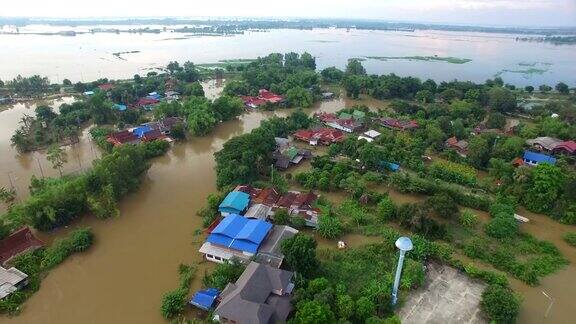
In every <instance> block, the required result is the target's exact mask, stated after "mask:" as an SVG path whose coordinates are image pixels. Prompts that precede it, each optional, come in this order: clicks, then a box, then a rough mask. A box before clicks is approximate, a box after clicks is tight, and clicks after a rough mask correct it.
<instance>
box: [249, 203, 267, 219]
mask: <svg viewBox="0 0 576 324" xmlns="http://www.w3.org/2000/svg"><path fill="white" fill-rule="evenodd" d="M271 212H272V207H270V206H267V205H264V204H254V205H252V206H251V207H250V208H248V210H247V211H246V214H244V217H246V218H251V219H259V220H264V221H265V220H267V219H268V216H270V214H271Z"/></svg>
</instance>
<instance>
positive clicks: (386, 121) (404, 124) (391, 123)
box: [380, 118, 419, 131]
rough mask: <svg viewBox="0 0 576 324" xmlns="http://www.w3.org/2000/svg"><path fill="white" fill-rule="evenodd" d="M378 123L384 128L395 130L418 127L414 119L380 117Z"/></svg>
mask: <svg viewBox="0 0 576 324" xmlns="http://www.w3.org/2000/svg"><path fill="white" fill-rule="evenodd" d="M380 125H382V126H384V127H386V128H390V129H396V130H401V131H405V130H410V129H416V128H418V127H419V125H418V122H417V121H415V120H410V121H403V120H399V119H396V118H381V119H380Z"/></svg>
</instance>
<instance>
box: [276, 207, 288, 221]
mask: <svg viewBox="0 0 576 324" xmlns="http://www.w3.org/2000/svg"><path fill="white" fill-rule="evenodd" d="M289 222H290V215H288V210H286V209H284V208H282V209H279V210H278V211H276V213H275V214H274V223H276V224H279V225H286V224H288V223H289Z"/></svg>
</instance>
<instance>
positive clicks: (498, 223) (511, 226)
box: [484, 214, 518, 239]
mask: <svg viewBox="0 0 576 324" xmlns="http://www.w3.org/2000/svg"><path fill="white" fill-rule="evenodd" d="M484 231H485V232H486V234H488V235H490V236H492V237H494V238H497V239H504V238H508V237H514V236H515V235H516V234H518V222H516V219H514V217H512V216H509V215H506V214H499V215H497V216H496V217H495V218H493V219H492V220H491V221H490V222H489V223H488V224H486V226H485V227H484Z"/></svg>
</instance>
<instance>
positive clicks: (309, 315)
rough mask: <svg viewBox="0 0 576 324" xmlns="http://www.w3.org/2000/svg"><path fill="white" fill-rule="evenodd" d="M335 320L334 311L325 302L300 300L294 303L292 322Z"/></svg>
mask: <svg viewBox="0 0 576 324" xmlns="http://www.w3.org/2000/svg"><path fill="white" fill-rule="evenodd" d="M335 320H336V318H335V316H334V313H333V312H332V310H330V307H329V306H328V305H326V304H323V303H320V302H318V301H315V300H312V301H302V302H300V303H298V304H297V305H296V316H294V323H297V324H310V323H316V324H332V323H334V322H335Z"/></svg>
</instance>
